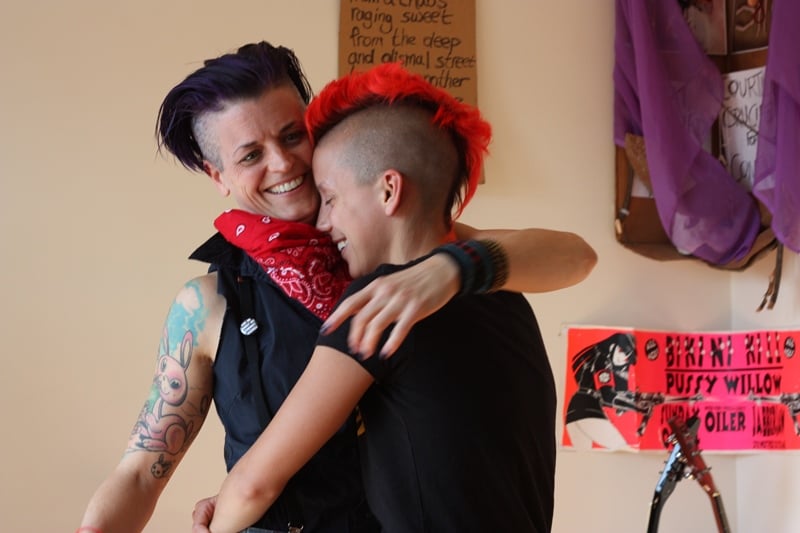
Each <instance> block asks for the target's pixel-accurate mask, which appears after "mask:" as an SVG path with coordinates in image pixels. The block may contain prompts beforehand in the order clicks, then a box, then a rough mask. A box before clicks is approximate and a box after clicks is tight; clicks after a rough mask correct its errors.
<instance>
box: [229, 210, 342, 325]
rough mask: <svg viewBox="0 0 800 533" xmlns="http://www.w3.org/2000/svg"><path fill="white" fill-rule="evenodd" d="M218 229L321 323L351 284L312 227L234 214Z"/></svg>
mask: <svg viewBox="0 0 800 533" xmlns="http://www.w3.org/2000/svg"><path fill="white" fill-rule="evenodd" d="M214 226H215V227H216V228H217V229H218V230H219V232H220V233H221V234H222V236H223V237H225V240H227V241H228V242H230V243H231V244H233V245H234V246H237V247H239V248H241V249H242V250H244V251H245V252H246V253H247V255H249V256H250V257H252V258H253V260H254V261H256V262H257V263H258V264H259V265H261V267H262V268H263V269H264V271H265V272H266V273H267V274H269V277H270V278H272V280H273V281H274V282H275V283H276V284H277V285H278V286H279V287H280V288H281V289H283V291H284V292H285V293H286V294H287V295H288V296H289V297H290V298H293V299H295V300H297V301H298V302H300V303H301V304H303V305H304V306H306V308H307V309H308V310H309V311H311V312H312V313H314V314H315V315H317V316H318V317H320V318H321V319H322V320H325V319H326V318H328V315H330V313H331V311H332V310H333V306H334V304H336V302H337V300H338V299H339V297H340V296H341V295H342V292H344V289H345V287H347V285H348V283H350V281H351V279H350V275H349V274H348V271H347V264H346V263H345V262H344V260H343V259H342V256H341V255H340V254H339V251H338V250H337V249H336V246H334V244H333V241H332V240H331V238H330V236H329V235H328V234H326V233H322V232H320V231H318V230H317V229H316V228H315V227H314V226H311V225H310V224H304V223H302V222H286V221H283V220H279V219H276V218H272V217H268V216H262V215H256V214H253V213H248V212H246V211H242V210H239V209H230V210H228V211H225V212H224V213H222V214H221V215H220V216H219V217H217V219H216V220H215V221H214Z"/></svg>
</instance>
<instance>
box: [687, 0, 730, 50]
mask: <svg viewBox="0 0 800 533" xmlns="http://www.w3.org/2000/svg"><path fill="white" fill-rule="evenodd" d="M728 1H729V0H684V1H682V2H680V4H681V7H682V9H683V18H684V19H685V20H686V24H688V26H689V28H690V29H691V30H692V33H693V34H694V36H695V38H696V39H697V42H698V43H700V46H701V47H702V48H703V51H704V52H705V53H706V54H708V55H711V56H724V55H725V54H727V53H728V32H727V24H728V17H727V3H728Z"/></svg>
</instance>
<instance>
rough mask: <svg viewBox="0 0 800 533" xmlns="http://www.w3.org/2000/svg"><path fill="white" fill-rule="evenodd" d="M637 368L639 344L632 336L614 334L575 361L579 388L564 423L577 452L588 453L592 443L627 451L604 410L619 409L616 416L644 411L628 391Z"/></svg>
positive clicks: (587, 349)
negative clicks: (609, 408)
mask: <svg viewBox="0 0 800 533" xmlns="http://www.w3.org/2000/svg"><path fill="white" fill-rule="evenodd" d="M635 364H636V344H635V341H634V337H633V335H632V334H630V333H614V334H612V335H611V336H609V337H607V338H606V339H604V340H601V341H600V342H597V343H595V344H592V345H590V346H588V347H586V348H584V349H583V350H581V351H580V352H578V353H577V354H576V355H575V356H574V357H573V358H572V373H573V375H574V376H575V381H576V383H577V385H578V388H577V390H576V391H575V394H573V396H572V398H571V399H570V401H569V405H568V406H567V413H566V420H565V423H566V429H567V432H568V434H569V438H570V440H571V441H572V446H573V447H574V448H575V449H578V450H588V449H591V448H592V444H593V443H597V444H599V445H600V446H602V447H603V448H607V449H609V450H618V449H622V448H626V447H628V444H627V443H626V441H625V438H624V437H623V435H622V434H621V433H620V431H619V430H618V429H617V428H616V426H615V425H614V424H613V423H612V422H611V421H610V420H609V419H608V416H607V415H606V411H605V409H604V408H607V407H611V408H613V409H616V412H617V414H622V413H624V412H626V411H638V412H641V411H642V409H641V408H640V407H639V406H638V405H637V401H636V395H635V393H634V392H633V391H631V390H629V389H628V381H629V372H630V371H631V366H632V365H635Z"/></svg>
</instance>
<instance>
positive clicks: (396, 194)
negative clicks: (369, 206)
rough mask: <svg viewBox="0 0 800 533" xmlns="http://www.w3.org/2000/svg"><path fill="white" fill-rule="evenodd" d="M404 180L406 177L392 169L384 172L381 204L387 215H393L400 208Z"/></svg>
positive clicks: (381, 186)
mask: <svg viewBox="0 0 800 533" xmlns="http://www.w3.org/2000/svg"><path fill="white" fill-rule="evenodd" d="M404 179H405V177H404V176H403V174H401V173H400V172H399V171H398V170H395V169H393V168H390V169H388V170H386V171H384V173H383V175H382V176H381V179H380V180H379V181H380V194H381V203H382V204H383V209H384V211H385V212H386V214H387V215H393V214H394V213H395V212H396V211H397V210H398V209H399V208H400V202H401V200H402V198H403V185H404Z"/></svg>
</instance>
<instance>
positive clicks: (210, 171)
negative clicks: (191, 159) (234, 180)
mask: <svg viewBox="0 0 800 533" xmlns="http://www.w3.org/2000/svg"><path fill="white" fill-rule="evenodd" d="M203 172H205V173H206V174H207V175H208V177H209V178H211V181H213V182H214V185H215V186H216V187H217V190H218V191H219V193H220V194H221V195H222V196H223V198H227V197H228V196H229V195H230V194H231V190H230V189H229V188H228V186H227V185H225V183H224V182H223V181H222V172H220V171H219V169H218V168H217V167H216V166H215V165H214V163H212V162H211V161H208V160H207V159H203Z"/></svg>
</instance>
